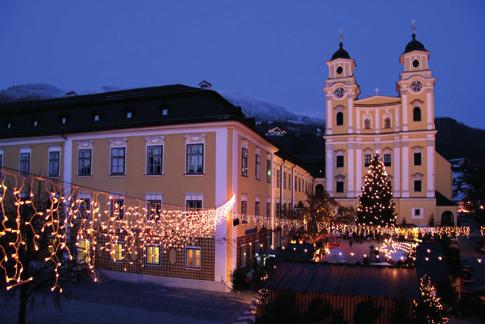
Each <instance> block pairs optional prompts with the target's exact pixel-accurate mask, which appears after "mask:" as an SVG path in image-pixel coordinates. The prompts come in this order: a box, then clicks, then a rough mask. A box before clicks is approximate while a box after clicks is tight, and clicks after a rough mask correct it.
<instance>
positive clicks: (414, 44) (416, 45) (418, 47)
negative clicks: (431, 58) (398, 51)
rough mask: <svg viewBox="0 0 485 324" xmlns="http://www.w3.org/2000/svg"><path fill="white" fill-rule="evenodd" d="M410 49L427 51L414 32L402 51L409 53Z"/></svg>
mask: <svg viewBox="0 0 485 324" xmlns="http://www.w3.org/2000/svg"><path fill="white" fill-rule="evenodd" d="M412 51H425V52H426V51H427V50H426V48H425V47H424V45H423V43H421V42H420V41H418V40H416V34H414V33H413V35H412V39H411V41H410V42H409V43H408V44H407V45H406V48H405V49H404V53H409V52H412Z"/></svg>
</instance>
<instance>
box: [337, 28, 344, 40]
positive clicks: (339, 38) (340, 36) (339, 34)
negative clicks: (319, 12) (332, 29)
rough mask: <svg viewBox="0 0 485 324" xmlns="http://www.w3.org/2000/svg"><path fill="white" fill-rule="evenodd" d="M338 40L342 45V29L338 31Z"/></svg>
mask: <svg viewBox="0 0 485 324" xmlns="http://www.w3.org/2000/svg"><path fill="white" fill-rule="evenodd" d="M338 40H339V42H340V43H343V41H344V30H343V29H342V28H340V29H339V30H338Z"/></svg>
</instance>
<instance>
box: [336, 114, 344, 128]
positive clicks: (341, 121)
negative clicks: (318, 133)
mask: <svg viewBox="0 0 485 324" xmlns="http://www.w3.org/2000/svg"><path fill="white" fill-rule="evenodd" d="M343 124H344V113H343V112H338V113H337V126H342V125H343Z"/></svg>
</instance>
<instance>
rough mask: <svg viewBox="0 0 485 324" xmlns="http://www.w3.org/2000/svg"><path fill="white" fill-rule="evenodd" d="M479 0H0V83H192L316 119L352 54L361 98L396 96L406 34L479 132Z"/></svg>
mask: <svg viewBox="0 0 485 324" xmlns="http://www.w3.org/2000/svg"><path fill="white" fill-rule="evenodd" d="M484 13H485V1H480V0H476V1H411V0H408V1H389V0H387V1H322V0H318V1H281V0H280V1H212V0H206V1H182V0H177V1H163V0H143V1H133V0H116V1H115V0H111V1H108V0H82V1H66V0H43V1H38V0H30V1H26V0H2V1H1V2H0V44H1V50H0V89H4V88H7V87H9V86H13V85H19V84H29V83H47V84H52V85H55V86H57V87H59V88H62V89H65V90H78V91H82V90H89V89H96V88H99V87H101V86H114V87H121V88H129V87H143V86H157V85H165V84H174V83H182V84H186V85H191V86H196V85H197V83H198V82H199V81H200V80H203V79H205V80H208V81H210V82H211V83H213V85H214V87H215V89H216V90H226V91H236V92H241V93H245V94H247V95H250V96H253V97H255V98H258V99H263V100H266V101H270V102H274V103H277V104H280V105H283V106H285V107H287V108H288V109H290V110H292V111H293V112H295V113H300V114H306V115H311V116H318V117H322V118H323V116H324V109H325V106H324V98H323V94H322V91H321V88H322V86H323V82H324V80H325V79H326V76H327V68H326V65H325V62H326V61H327V60H328V59H329V58H330V56H331V55H332V53H333V52H334V51H335V50H336V49H337V47H338V30H339V29H343V33H344V47H345V48H346V49H347V50H348V51H349V53H350V55H351V56H352V57H353V58H354V59H355V60H356V61H357V70H356V76H357V80H358V82H359V84H360V86H361V97H365V96H368V95H372V94H374V89H375V88H376V87H378V88H379V89H380V93H381V94H384V95H392V96H394V95H396V94H397V93H396V90H395V84H396V81H397V79H398V77H399V72H400V65H399V55H400V54H401V53H402V52H403V50H404V47H405V45H406V43H407V42H408V41H409V40H410V39H411V31H410V27H409V25H410V21H411V19H413V18H414V19H415V20H416V25H417V39H418V40H420V41H421V42H423V44H424V45H425V46H426V48H427V49H428V50H430V51H431V68H432V70H433V74H434V76H435V77H436V79H437V83H436V92H435V94H436V106H435V112H436V115H437V116H449V117H453V118H455V119H457V120H459V121H462V122H464V123H466V124H468V125H470V126H474V127H480V128H484V123H485V104H484V99H483V97H484V96H483V95H484V93H485V83H484V82H483V78H484V77H485V19H483V14H484Z"/></svg>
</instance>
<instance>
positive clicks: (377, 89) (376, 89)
mask: <svg viewBox="0 0 485 324" xmlns="http://www.w3.org/2000/svg"><path fill="white" fill-rule="evenodd" d="M374 91H375V92H376V96H378V95H379V88H375V89H374Z"/></svg>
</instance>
